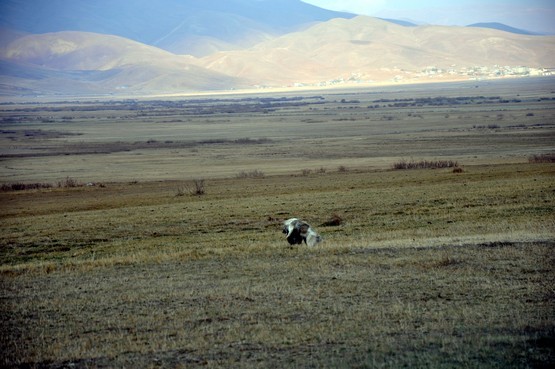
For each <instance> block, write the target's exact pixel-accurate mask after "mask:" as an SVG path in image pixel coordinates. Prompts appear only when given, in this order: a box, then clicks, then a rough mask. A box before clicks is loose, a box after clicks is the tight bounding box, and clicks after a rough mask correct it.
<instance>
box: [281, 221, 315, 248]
mask: <svg viewBox="0 0 555 369" xmlns="http://www.w3.org/2000/svg"><path fill="white" fill-rule="evenodd" d="M283 233H284V234H286V238H287V242H289V244H290V245H300V244H302V243H303V241H304V243H306V244H307V245H308V246H316V245H317V244H318V243H320V242H322V237H321V236H320V235H319V234H318V233H316V232H315V231H314V230H313V229H312V227H310V224H308V223H306V222H304V221H302V220H300V219H297V218H291V219H287V220H286V221H285V222H283Z"/></svg>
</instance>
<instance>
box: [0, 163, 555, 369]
mask: <svg viewBox="0 0 555 369" xmlns="http://www.w3.org/2000/svg"><path fill="white" fill-rule="evenodd" d="M554 174H555V169H554V167H553V166H552V164H519V165H496V166H472V167H467V168H466V170H465V172H464V173H453V172H452V171H451V170H416V171H394V170H388V171H367V172H363V171H358V172H355V171H350V172H347V173H344V172H327V173H324V174H311V175H308V176H307V175H305V176H301V175H299V176H267V177H265V178H262V179H250V178H229V179H219V180H212V181H207V183H206V195H203V196H192V195H189V196H175V184H176V183H174V182H148V183H136V184H118V183H111V184H107V185H106V187H104V188H97V187H93V188H87V187H82V188H73V189H54V190H42V191H28V192H24V193H13V192H9V193H3V194H1V196H2V200H3V203H4V204H6V203H8V204H11V205H10V208H11V209H12V213H10V214H4V216H3V219H2V235H3V236H2V250H3V252H2V267H1V271H2V283H3V289H2V290H3V296H2V297H3V298H2V301H3V303H2V310H3V314H4V316H5V317H6V319H5V320H4V323H3V325H4V329H3V332H4V334H3V341H2V344H3V347H4V348H5V349H6V352H8V353H9V354H7V355H6V356H5V357H4V363H5V364H6V365H9V366H26V365H31V366H33V365H36V366H38V367H59V366H68V365H73V366H77V367H104V366H110V367H121V366H134V367H157V366H162V367H191V366H208V367H221V366H225V367H230V366H231V367H233V366H237V367H258V366H265V367H267V366H284V365H285V366H302V367H322V366H324V367H353V366H355V367H356V366H369V367H391V368H393V367H399V366H403V365H409V366H412V367H461V366H462V367H499V366H502V367H522V366H541V365H544V364H548V363H553V360H554V356H553V351H552V350H551V349H550V348H549V344H551V343H552V342H553V333H554V325H553V321H552V311H553V308H554V307H555V305H554V304H553V301H554V300H553V297H554V296H553V289H552V287H551V286H552V285H553V282H555V278H554V277H555V274H554V270H553V265H554V264H553V262H554V259H553V255H554V254H553V247H554V246H555V244H554V243H553V239H554V237H553V236H554V233H553V229H554V228H553V224H554V216H553V206H554V204H555V195H554V193H553V182H552V179H553V175H554ZM31 207H32V208H33V211H32V212H31V211H30V209H31ZM293 214H295V215H298V214H301V215H302V216H303V217H304V218H306V219H309V220H310V221H311V222H312V223H313V225H314V226H315V227H316V228H317V230H319V231H320V232H321V233H322V234H323V235H324V237H325V242H324V243H323V244H322V245H321V246H318V247H316V248H312V249H311V248H307V247H290V246H289V245H287V243H286V242H285V240H284V239H283V235H282V234H281V233H280V228H279V221H280V220H281V219H283V218H286V217H289V216H290V215H293ZM334 214H335V215H337V214H340V216H341V218H342V219H343V223H342V224H341V225H339V226H328V227H324V226H321V225H320V224H321V223H324V222H325V221H326V220H328V219H329V217H330V216H332V215H334Z"/></svg>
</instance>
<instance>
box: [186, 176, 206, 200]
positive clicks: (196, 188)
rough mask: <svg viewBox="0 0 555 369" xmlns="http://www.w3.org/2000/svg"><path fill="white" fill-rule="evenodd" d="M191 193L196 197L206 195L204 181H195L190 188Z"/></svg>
mask: <svg viewBox="0 0 555 369" xmlns="http://www.w3.org/2000/svg"><path fill="white" fill-rule="evenodd" d="M189 193H190V194H191V195H196V196H201V195H204V194H205V193H206V188H205V181H204V179H193V181H192V183H191V185H190V186H189Z"/></svg>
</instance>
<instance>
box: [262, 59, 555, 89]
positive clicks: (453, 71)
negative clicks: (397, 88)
mask: <svg viewBox="0 0 555 369" xmlns="http://www.w3.org/2000/svg"><path fill="white" fill-rule="evenodd" d="M391 71H393V72H398V74H396V75H395V76H394V77H393V78H392V79H390V80H389V82H409V81H418V80H421V79H423V78H427V79H444V80H450V79H453V80H462V79H469V80H481V79H494V78H504V77H506V78H510V77H513V78H514V77H545V76H552V75H555V70H554V69H550V68H533V67H526V66H516V67H514V66H501V65H494V66H493V67H487V66H474V67H460V68H457V67H456V66H451V67H449V68H440V67H436V66H428V67H426V68H424V69H422V70H421V71H417V72H414V71H407V70H403V69H399V68H393V69H392V70H391ZM365 77H366V76H364V75H363V74H359V73H353V74H351V76H350V77H348V78H336V79H333V80H329V81H322V82H318V83H301V82H297V83H294V84H293V86H294V87H305V86H318V87H325V86H334V85H341V84H353V83H375V82H376V81H374V80H371V79H368V78H365ZM258 87H261V88H264V87H266V86H258Z"/></svg>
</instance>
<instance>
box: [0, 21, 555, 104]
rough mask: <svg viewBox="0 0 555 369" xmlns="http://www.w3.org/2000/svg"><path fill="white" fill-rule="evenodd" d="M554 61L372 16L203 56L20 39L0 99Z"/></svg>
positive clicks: (474, 34)
mask: <svg viewBox="0 0 555 369" xmlns="http://www.w3.org/2000/svg"><path fill="white" fill-rule="evenodd" d="M554 61H555V37H553V36H530V35H517V34H513V33H507V32H503V31H499V30H493V29H487V28H472V27H454V26H433V25H424V26H410V27H407V26H404V25H399V24H395V23H392V22H389V21H386V20H382V19H379V18H372V17H367V16H357V17H354V18H351V19H346V18H334V19H331V20H329V21H327V22H321V23H316V24H314V25H312V26H310V27H307V28H304V29H301V30H298V31H296V32H291V33H287V34H285V35H282V36H279V37H268V38H267V39H266V40H264V41H262V42H259V43H257V44H256V45H254V46H251V47H246V48H244V49H239V50H237V49H235V50H231V51H218V52H215V53H212V54H210V55H207V56H204V57H201V58H196V57H193V56H186V55H177V54H175V53H172V52H169V51H167V50H163V49H161V48H158V47H155V46H151V45H146V44H143V43H140V42H137V41H133V40H130V39H126V38H123V37H120V36H114V35H106V34H98V33H90V32H79V31H63V32H54V33H46V34H39V35H34V34H18V33H15V34H13V35H6V37H5V38H4V40H3V41H2V42H1V44H0V93H3V94H5V95H10V94H14V93H21V94H66V95H71V94H160V93H180V92H182V93H184V92H187V93H189V92H200V91H214V90H232V89H244V88H252V87H261V86H269V87H283V86H294V85H322V84H324V85H326V84H330V83H335V82H333V81H339V82H345V81H350V82H353V83H354V82H368V83H376V82H389V83H391V82H392V81H396V82H399V81H417V80H418V81H426V80H429V79H430V78H433V79H435V80H438V79H442V78H443V79H468V78H474V77H476V75H477V74H475V73H481V74H478V76H480V75H483V74H484V73H486V74H491V73H493V75H494V76H500V75H508V74H511V73H513V70H512V69H511V68H513V67H517V66H523V67H533V68H544V67H547V68H553V67H554V65H553V64H554ZM496 66H503V67H499V68H498V67H496ZM505 66H508V67H505ZM488 68H490V69H488ZM492 68H494V69H492ZM495 68H497V69H495ZM503 68H505V69H503ZM507 68H508V69H507ZM519 73H521V72H519ZM522 73H526V68H524V69H523V72H522ZM539 73H543V72H541V70H540V71H539Z"/></svg>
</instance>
